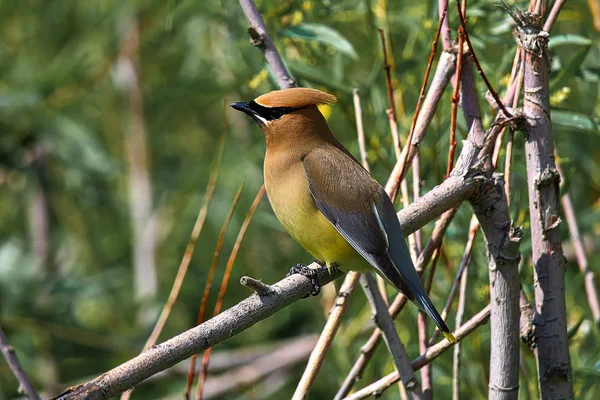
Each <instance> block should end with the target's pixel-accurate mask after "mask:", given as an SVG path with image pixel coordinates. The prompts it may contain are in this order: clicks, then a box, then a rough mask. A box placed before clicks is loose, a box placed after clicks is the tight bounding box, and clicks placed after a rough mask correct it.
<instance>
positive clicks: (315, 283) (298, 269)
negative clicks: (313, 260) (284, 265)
mask: <svg viewBox="0 0 600 400" xmlns="http://www.w3.org/2000/svg"><path fill="white" fill-rule="evenodd" d="M318 264H319V265H321V264H320V263H318ZM321 268H327V267H325V266H321ZM321 268H318V269H317V268H309V267H308V266H306V265H304V264H296V265H295V266H293V267H292V268H290V272H288V273H287V275H286V276H290V275H294V274H300V275H303V276H305V277H307V278H308V279H310V283H311V284H312V287H313V291H312V292H311V293H310V294H309V295H307V296H305V297H304V298H306V297H309V296H316V295H318V294H319V293H321V285H320V284H319V280H318V279H317V276H318V275H319V270H320V269H321Z"/></svg>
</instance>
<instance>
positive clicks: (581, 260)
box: [557, 165, 600, 326]
mask: <svg viewBox="0 0 600 400" xmlns="http://www.w3.org/2000/svg"><path fill="white" fill-rule="evenodd" d="M557 167H558V165H557ZM558 172H559V174H560V178H561V179H560V180H561V185H562V184H563V182H564V175H563V174H562V171H561V170H560V167H558ZM561 203H562V208H563V211H564V213H565V219H566V220H567V225H568V226H569V234H570V236H571V243H572V244H573V249H574V250H575V258H576V259H577V265H579V270H580V271H581V273H582V274H583V279H584V282H585V293H586V295H587V299H588V303H589V304H590V310H592V315H593V316H594V321H595V322H596V325H599V326H600V301H599V300H598V289H597V285H596V278H595V277H594V272H593V271H591V270H590V269H589V267H588V260H587V256H586V254H585V249H584V247H583V241H582V240H581V235H580V234H579V226H578V225H577V217H576V216H575V208H574V207H573V202H572V201H571V196H570V195H569V193H565V194H564V195H563V197H562V199H561Z"/></svg>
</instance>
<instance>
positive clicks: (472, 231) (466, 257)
mask: <svg viewBox="0 0 600 400" xmlns="http://www.w3.org/2000/svg"><path fill="white" fill-rule="evenodd" d="M478 230H479V221H478V220H477V217H476V216H475V215H473V216H472V217H471V222H470V224H469V235H468V238H467V244H466V245H465V251H464V253H463V258H462V261H461V263H460V266H459V268H458V271H457V272H456V276H455V277H454V282H453V283H452V288H451V289H450V294H449V295H448V299H447V300H446V305H445V306H444V309H443V310H442V314H441V315H442V318H443V319H446V317H447V316H448V312H449V311H450V307H452V303H453V302H454V298H455V297H456V293H457V292H458V289H459V286H460V284H461V282H462V278H463V277H464V273H465V270H466V269H467V266H468V265H469V262H470V260H471V252H472V251H473V244H474V243H475V237H476V235H477V231H478ZM457 327H458V325H457ZM439 333H440V332H439V330H438V329H436V330H435V332H434V333H433V335H432V336H431V340H430V341H429V344H430V345H431V344H433V343H435V341H436V340H437V338H438V336H439Z"/></svg>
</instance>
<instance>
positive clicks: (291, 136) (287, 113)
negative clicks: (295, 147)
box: [231, 88, 336, 146]
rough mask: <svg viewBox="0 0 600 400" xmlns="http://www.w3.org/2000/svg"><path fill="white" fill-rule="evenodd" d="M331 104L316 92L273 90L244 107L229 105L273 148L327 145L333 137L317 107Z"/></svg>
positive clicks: (324, 94)
mask: <svg viewBox="0 0 600 400" xmlns="http://www.w3.org/2000/svg"><path fill="white" fill-rule="evenodd" d="M335 100H336V99H335V97H334V96H332V95H330V94H327V93H324V92H321V91H320V90H316V89H309V88H292V89H284V90H275V91H273V92H270V93H267V94H263V95H262V96H259V97H257V98H256V99H254V100H252V101H250V102H247V103H245V102H238V103H232V104H231V107H233V108H234V109H236V110H239V111H242V112H244V113H246V114H248V115H249V116H250V117H252V119H253V120H254V121H255V122H256V123H257V124H258V125H259V126H260V128H261V129H262V130H263V132H264V133H265V137H266V139H267V145H268V146H277V145H279V144H283V143H286V142H289V141H290V140H293V141H294V142H293V143H296V144H298V141H299V140H300V141H303V140H306V139H310V138H315V137H320V138H322V139H325V140H328V141H330V137H333V134H332V133H331V131H330V130H329V128H328V127H327V123H326V121H325V118H324V117H323V115H322V114H321V112H320V111H319V109H318V108H317V106H318V105H321V104H332V103H334V102H335ZM334 140H335V139H334Z"/></svg>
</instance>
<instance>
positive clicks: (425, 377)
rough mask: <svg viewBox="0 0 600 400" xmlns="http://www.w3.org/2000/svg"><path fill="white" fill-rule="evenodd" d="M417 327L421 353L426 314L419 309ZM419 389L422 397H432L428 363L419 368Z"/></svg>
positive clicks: (430, 399)
mask: <svg viewBox="0 0 600 400" xmlns="http://www.w3.org/2000/svg"><path fill="white" fill-rule="evenodd" d="M417 329H418V331H419V351H420V352H421V354H423V353H425V352H426V351H427V341H428V338H427V315H426V314H425V313H424V312H422V311H420V312H419V315H418V316H417ZM421 391H422V392H423V399H426V400H432V399H433V376H432V368H431V365H430V364H427V365H426V366H424V367H423V368H422V369H421Z"/></svg>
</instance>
